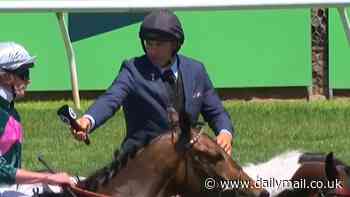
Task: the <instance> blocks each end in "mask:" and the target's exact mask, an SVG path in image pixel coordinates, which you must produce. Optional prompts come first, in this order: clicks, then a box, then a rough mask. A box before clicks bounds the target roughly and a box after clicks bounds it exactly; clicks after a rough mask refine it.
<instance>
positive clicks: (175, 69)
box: [161, 56, 178, 79]
mask: <svg viewBox="0 0 350 197" xmlns="http://www.w3.org/2000/svg"><path fill="white" fill-rule="evenodd" d="M170 68H171V71H173V74H174V76H175V78H176V79H177V76H178V68H177V57H176V56H175V58H174V62H173V64H172V65H171V66H170ZM168 69H169V68H161V71H162V74H163V73H164V71H166V70H168Z"/></svg>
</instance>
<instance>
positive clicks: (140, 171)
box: [92, 135, 178, 197]
mask: <svg viewBox="0 0 350 197" xmlns="http://www.w3.org/2000/svg"><path fill="white" fill-rule="evenodd" d="M170 139H171V135H167V136H164V137H163V138H162V139H160V138H159V139H156V140H155V141H154V142H153V143H151V144H150V145H148V146H146V147H145V148H144V149H143V150H142V151H139V152H138V154H137V155H136V156H135V157H133V158H129V160H128V161H127V163H126V164H125V166H123V167H122V168H120V169H119V171H118V172H117V173H116V174H115V175H114V176H112V177H108V176H107V177H105V178H108V181H106V182H105V184H100V183H99V184H98V187H97V192H98V193H103V194H108V195H112V194H116V193H117V194H120V196H138V195H141V196H152V197H154V196H158V195H160V194H162V193H166V190H165V189H164V188H165V187H166V186H167V184H168V183H167V180H168V179H169V177H170V176H171V174H173V173H174V171H175V170H176V165H177V164H176V162H177V160H178V158H177V157H178V156H177V154H176V153H175V148H174V147H171V144H170V143H169V142H170ZM106 173H107V174H108V173H110V171H109V172H108V171H107V172H106ZM92 179H93V178H92Z"/></svg>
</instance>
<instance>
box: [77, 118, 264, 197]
mask: <svg viewBox="0 0 350 197" xmlns="http://www.w3.org/2000/svg"><path fill="white" fill-rule="evenodd" d="M170 120H171V122H172V125H173V126H172V129H171V130H170V131H169V132H167V133H165V134H163V135H160V136H158V137H156V138H155V139H153V140H152V141H151V142H150V143H149V144H148V145H146V146H145V147H143V148H142V149H140V150H139V151H137V153H136V155H135V156H133V157H130V158H128V160H127V162H126V163H125V165H123V166H120V163H119V162H112V163H111V164H110V165H109V166H107V167H105V168H102V169H100V170H98V171H96V172H95V173H94V174H93V175H91V176H89V177H88V178H87V179H86V180H84V181H81V182H80V183H79V184H78V186H79V187H80V188H81V189H84V190H89V191H92V192H96V193H98V194H102V195H106V196H121V197H138V196H142V197H163V196H164V197H168V196H173V195H178V194H179V195H181V196H191V197H192V196H201V197H202V196H223V195H225V196H226V195H230V196H253V197H255V196H259V197H267V196H269V194H268V192H267V191H266V190H264V189H261V188H259V187H257V186H256V185H255V184H254V181H253V180H252V179H251V178H250V177H249V176H247V174H246V173H245V172H244V171H243V170H242V168H241V167H240V166H239V165H238V164H237V163H235V162H234V161H233V160H232V158H231V157H230V156H229V155H227V154H226V153H225V152H224V151H223V149H222V148H220V147H219V146H218V145H217V143H216V142H215V141H214V140H213V139H211V138H210V137H209V136H208V135H206V134H204V133H203V132H202V129H201V127H192V126H191V125H190V124H189V122H188V121H187V122H186V120H184V121H182V122H185V123H182V124H181V125H182V126H181V127H180V124H179V122H180V121H179V120H178V117H177V114H176V113H175V112H174V113H171V114H170ZM183 125H184V126H183ZM208 178H210V179H208ZM207 179H208V180H210V181H211V183H213V181H217V182H216V183H217V184H215V185H209V186H208V181H207ZM222 180H231V181H234V180H236V181H237V180H244V181H245V182H249V185H248V187H237V188H224V189H225V191H223V190H222V189H221V188H220V184H219V182H220V181H222ZM205 184H207V185H205ZM209 189H210V190H209ZM77 196H84V195H80V194H79V193H77ZM85 196H91V195H89V194H88V195H85Z"/></svg>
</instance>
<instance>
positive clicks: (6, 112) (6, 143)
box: [0, 42, 74, 196]
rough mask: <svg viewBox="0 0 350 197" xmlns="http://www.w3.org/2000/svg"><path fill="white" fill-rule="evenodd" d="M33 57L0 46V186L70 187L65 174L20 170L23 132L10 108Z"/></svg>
mask: <svg viewBox="0 0 350 197" xmlns="http://www.w3.org/2000/svg"><path fill="white" fill-rule="evenodd" d="M34 62H35V57H32V56H30V55H29V53H28V52H27V50H26V49H25V48H24V47H23V46H21V45H19V44H17V43H14V42H2V43H0V185H4V184H6V185H12V184H33V183H45V184H52V185H70V184H74V183H73V181H72V180H71V178H70V176H69V175H68V174H66V173H57V174H51V173H39V172H32V171H28V170H25V169H21V152H22V146H21V145H22V142H23V129H22V125H21V121H20V117H19V114H18V112H17V111H16V109H15V108H14V101H15V99H16V98H20V97H23V96H24V94H25V91H26V88H27V85H28V84H29V83H30V80H29V70H30V68H32V67H33V66H34ZM2 192H3V191H1V189H0V196H3V195H2Z"/></svg>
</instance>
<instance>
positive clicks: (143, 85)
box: [72, 10, 234, 154]
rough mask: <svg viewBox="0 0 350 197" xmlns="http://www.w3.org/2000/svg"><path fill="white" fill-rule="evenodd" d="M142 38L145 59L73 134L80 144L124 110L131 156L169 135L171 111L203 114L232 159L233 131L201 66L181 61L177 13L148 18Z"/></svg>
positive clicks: (129, 67) (128, 66) (129, 66)
mask: <svg viewBox="0 0 350 197" xmlns="http://www.w3.org/2000/svg"><path fill="white" fill-rule="evenodd" d="M139 37H140V39H141V44H142V47H143V49H144V51H145V55H143V56H141V57H136V58H133V59H131V60H128V61H124V62H123V64H122V66H121V69H120V72H119V74H118V76H117V77H116V79H115V80H114V81H113V83H112V85H111V86H110V87H109V88H108V90H107V91H106V92H105V93H104V94H103V95H102V96H100V97H99V98H98V99H97V100H96V101H95V103H94V104H93V105H92V106H91V107H90V108H89V109H88V111H87V112H86V113H85V115H83V116H82V117H81V118H80V119H78V123H79V124H80V126H81V128H82V130H81V131H76V130H72V133H73V135H74V136H75V138H76V139H78V140H85V139H86V137H87V133H91V132H92V131H93V130H94V129H96V128H98V127H99V126H100V125H102V124H103V123H104V122H105V121H106V120H107V119H109V118H110V117H111V116H113V115H114V113H115V112H116V111H117V110H118V109H119V108H120V107H121V106H123V111H124V115H125V119H126V128H127V134H126V137H125V139H124V141H123V144H122V151H123V152H132V151H135V150H137V149H138V148H140V147H142V146H143V145H144V144H146V143H147V142H149V141H150V140H151V139H153V138H154V137H156V136H158V135H160V134H162V132H164V131H166V130H169V128H170V124H169V120H168V114H167V109H168V108H169V107H174V108H175V109H176V110H177V111H178V112H180V114H181V112H185V113H187V114H189V116H190V119H191V122H196V121H197V120H198V118H199V114H202V115H203V117H204V119H205V121H207V122H208V123H209V126H210V127H211V129H212V130H213V131H214V132H215V134H216V135H217V137H216V140H217V143H218V144H219V145H220V146H221V147H222V148H223V149H224V150H225V151H226V152H227V153H228V154H231V149H232V148H231V143H232V141H233V140H232V139H233V134H234V129H233V125H232V123H231V120H230V117H229V114H228V113H227V112H226V111H225V109H224V107H223V105H222V103H221V101H220V99H219V97H218V95H217V94H216V92H215V90H214V88H213V85H212V83H211V81H210V79H209V76H208V74H207V72H206V70H205V67H204V66H203V64H202V63H200V62H198V61H196V60H194V59H191V58H188V57H185V56H182V55H179V54H178V51H179V49H180V48H181V45H182V44H183V42H184V33H183V29H182V26H181V23H180V21H179V19H178V18H177V17H176V15H174V14H173V13H171V12H169V11H166V10H161V11H154V12H152V13H150V14H149V15H147V16H146V17H145V19H144V21H143V23H142V25H141V28H140V32H139Z"/></svg>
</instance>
